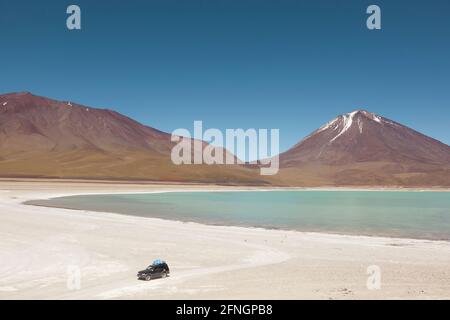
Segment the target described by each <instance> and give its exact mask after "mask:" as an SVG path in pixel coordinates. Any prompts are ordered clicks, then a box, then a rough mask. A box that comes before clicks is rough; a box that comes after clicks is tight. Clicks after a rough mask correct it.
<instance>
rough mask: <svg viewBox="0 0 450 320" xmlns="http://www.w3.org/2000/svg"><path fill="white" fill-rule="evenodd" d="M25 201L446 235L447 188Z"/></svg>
mask: <svg viewBox="0 0 450 320" xmlns="http://www.w3.org/2000/svg"><path fill="white" fill-rule="evenodd" d="M31 204H36V205H44V206H52V207H62V208H70V209H80V210H91V211H102V212H103V211H106V212H115V213H121V214H127V215H136V216H142V217H155V218H164V219H171V220H180V221H192V222H201V223H206V224H215V225H234V226H251V227H263V228H276V229H288V230H299V231H313V232H328V233H340V234H356V235H375V236H391V237H403V238H418V239H434V240H450V193H448V192H409V191H408V192H387V191H386V192H384V191H376V192H374V191H264V192H173V193H155V194H124V195H86V196H72V197H62V198H56V199H52V200H39V201H32V202H31Z"/></svg>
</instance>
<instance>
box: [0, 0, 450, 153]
mask: <svg viewBox="0 0 450 320" xmlns="http://www.w3.org/2000/svg"><path fill="white" fill-rule="evenodd" d="M69 4H78V5H79V6H80V7H81V9H82V30H81V31H68V30H67V29H66V17H67V15H66V12H65V11H66V7H67V6H68V5H69ZM370 4H378V5H379V6H380V7H381V9H382V30H381V31H369V30H368V29H367V28H366V17H367V15H366V13H365V11H366V8H367V6H368V5H370ZM449 13H450V1H448V0H435V1H412V0H408V1H402V0H395V1H379V0H377V1H375V0H374V1H357V0H346V1H337V0H336V1H332V0H328V1H318V0H314V1H313V0H309V1H301V0H296V1H295V0H280V1H271V0H251V1H250V0H201V1H200V0H184V1H183V0H158V1H152V0H146V1H144V0H142V1H136V0H134V1H133V0H130V1H119V0H108V1H94V0H89V1H87V0H72V1H65V0H54V1H23V0H0V62H1V65H0V92H1V93H6V92H12V91H31V92H33V93H36V94H39V95H44V96H48V97H51V98H56V99H61V100H71V101H75V102H79V103H83V104H87V105H90V106H93V107H107V108H111V109H114V110H117V111H119V112H121V113H123V114H126V115H128V116H130V117H132V118H134V119H136V120H138V121H140V122H142V123H144V124H147V125H150V126H153V127H156V128H158V129H161V130H164V131H168V132H171V131H172V130H174V129H176V128H183V127H185V128H192V125H193V121H194V120H203V121H204V124H205V126H206V127H215V128H221V129H224V128H280V138H281V149H283V150H285V149H287V148H288V147H290V146H292V145H293V144H295V143H296V142H298V141H299V140H300V139H302V138H303V137H304V136H306V135H307V134H309V133H310V132H311V131H313V130H314V129H316V128H317V127H319V126H321V125H322V124H324V123H325V122H327V121H328V120H330V119H332V118H334V117H335V116H336V115H338V114H342V113H346V112H350V111H352V110H354V109H359V108H364V109H367V110H369V111H372V112H376V113H378V114H381V115H384V116H386V117H388V118H391V119H394V120H396V121H399V122H401V123H404V124H406V125H408V126H410V127H413V128H414V129H417V130H419V131H421V132H423V133H425V134H427V135H430V136H432V137H434V138H436V139H439V140H441V141H443V142H445V143H447V144H450V130H449V123H450V19H449Z"/></svg>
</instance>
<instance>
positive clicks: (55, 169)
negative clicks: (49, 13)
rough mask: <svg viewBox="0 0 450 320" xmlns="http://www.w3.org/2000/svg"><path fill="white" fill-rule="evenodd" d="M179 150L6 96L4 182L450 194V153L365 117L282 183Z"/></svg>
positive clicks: (59, 107)
mask: <svg viewBox="0 0 450 320" xmlns="http://www.w3.org/2000/svg"><path fill="white" fill-rule="evenodd" d="M154 112H157V109H155V110H154ZM173 146H174V143H173V142H171V135H170V134H168V133H165V132H162V131H159V130H156V129H154V128H151V127H148V126H145V125H142V124H140V123H138V122H136V121H134V120H132V119H130V118H128V117H126V116H123V115H121V114H119V113H117V112H115V111H112V110H108V109H96V108H92V107H88V106H84V105H80V104H76V103H72V102H68V101H56V100H52V99H48V98H45V97H40V96H36V95H33V94H31V93H28V92H21V93H11V94H5V95H0V177H49V178H78V179H82V178H85V179H115V180H151V181H174V182H199V183H221V184H247V185H248V184H252V185H262V184H273V185H283V186H405V187H411V186H419V187H420V186H424V187H430V186H447V187H448V186H450V147H449V146H447V145H446V144H443V143H441V142H439V141H437V140H435V139H432V138H430V137H427V136H425V135H423V134H421V133H419V132H417V131H414V130H413V129H410V128H408V127H405V126H403V125H401V124H400V123H397V122H395V121H392V120H389V119H387V118H384V117H382V116H379V115H376V114H374V113H371V112H368V111H365V110H357V111H353V112H351V113H348V114H344V115H341V116H338V117H337V118H336V119H334V120H332V121H330V122H329V123H327V124H326V125H324V126H322V127H321V128H319V129H318V130H316V131H314V132H313V133H312V134H310V135H309V136H308V137H306V138H305V139H303V140H302V141H301V142H300V143H298V144H297V145H295V146H294V147H292V148H291V149H290V150H288V151H286V152H284V153H282V154H281V155H280V172H279V173H278V174H277V175H276V176H261V175H260V170H259V168H258V166H257V165H245V166H243V165H234V166H227V165H211V166H208V165H181V166H176V165H174V164H173V163H172V161H171V159H170V154H171V150H172V147H173ZM203 146H204V147H206V146H207V143H203ZM217 149H218V148H216V150H217Z"/></svg>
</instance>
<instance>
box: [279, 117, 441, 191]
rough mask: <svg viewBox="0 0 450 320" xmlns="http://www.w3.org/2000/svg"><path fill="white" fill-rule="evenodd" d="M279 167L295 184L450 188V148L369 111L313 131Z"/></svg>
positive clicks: (283, 158) (289, 182)
mask: <svg viewBox="0 0 450 320" xmlns="http://www.w3.org/2000/svg"><path fill="white" fill-rule="evenodd" d="M280 165H281V168H282V170H281V171H282V173H281V176H282V180H283V181H284V182H285V183H288V184H295V185H367V186H370V185H389V186H392V185H398V186H449V185H450V147H449V146H448V145H446V144H444V143H441V142H439V141H437V140H435V139H432V138H430V137H427V136H425V135H423V134H421V133H419V132H417V131H414V130H413V129H410V128H408V127H406V126H403V125H401V124H400V123H397V122H395V121H392V120H389V119H387V118H384V117H381V116H379V115H376V114H374V113H371V112H368V111H365V110H357V111H353V112H351V113H348V114H345V115H341V116H338V117H337V118H335V119H334V120H332V121H330V122H329V123H327V124H326V125H324V126H322V127H321V128H319V129H318V130H316V131H314V132H313V133H312V134H311V135H309V136H308V137H306V138H305V139H303V140H302V141H301V142H300V143H298V144H297V145H295V146H294V147H293V148H291V149H290V150H288V151H287V152H285V153H283V154H281V155H280Z"/></svg>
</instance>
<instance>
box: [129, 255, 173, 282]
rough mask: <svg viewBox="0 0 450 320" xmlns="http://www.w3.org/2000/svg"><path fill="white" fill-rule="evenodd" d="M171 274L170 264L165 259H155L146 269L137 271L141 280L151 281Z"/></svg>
mask: <svg viewBox="0 0 450 320" xmlns="http://www.w3.org/2000/svg"><path fill="white" fill-rule="evenodd" d="M169 274H170V270H169V266H168V265H167V263H166V262H165V261H162V260H155V261H153V263H152V264H151V265H149V266H148V267H147V269H145V270H141V271H139V272H138V273H137V277H138V279H139V280H145V281H150V280H152V279H156V278H165V277H167V276H168V275H169Z"/></svg>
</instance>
